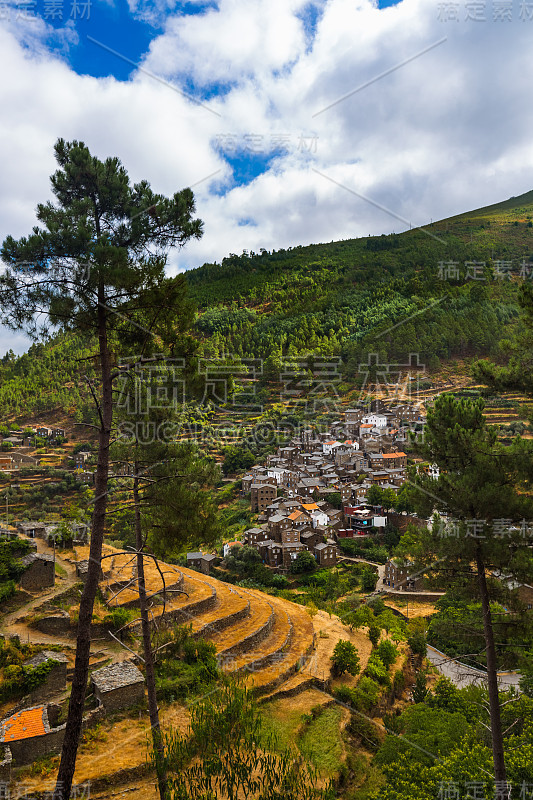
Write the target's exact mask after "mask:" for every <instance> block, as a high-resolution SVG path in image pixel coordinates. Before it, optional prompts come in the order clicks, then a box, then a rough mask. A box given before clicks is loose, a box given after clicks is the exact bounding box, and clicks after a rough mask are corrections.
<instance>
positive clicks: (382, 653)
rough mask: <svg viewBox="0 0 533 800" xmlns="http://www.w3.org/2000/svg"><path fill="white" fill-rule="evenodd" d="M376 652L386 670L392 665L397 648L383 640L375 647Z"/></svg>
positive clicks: (388, 641)
mask: <svg viewBox="0 0 533 800" xmlns="http://www.w3.org/2000/svg"><path fill="white" fill-rule="evenodd" d="M376 652H377V654H378V656H379V657H380V658H381V660H382V661H383V663H384V664H385V667H386V668H387V669H388V668H389V667H390V666H392V665H393V664H394V662H395V661H396V658H397V656H398V648H397V647H395V646H394V645H393V643H392V642H391V641H390V640H389V639H383V641H382V642H380V643H379V645H378V646H377V648H376Z"/></svg>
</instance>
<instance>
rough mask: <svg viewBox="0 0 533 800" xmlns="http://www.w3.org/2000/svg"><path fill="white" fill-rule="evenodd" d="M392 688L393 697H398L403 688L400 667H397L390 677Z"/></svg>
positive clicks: (402, 674)
mask: <svg viewBox="0 0 533 800" xmlns="http://www.w3.org/2000/svg"><path fill="white" fill-rule="evenodd" d="M392 688H393V691H394V696H395V697H400V696H401V695H402V693H403V691H404V689H405V675H404V673H403V671H402V670H401V669H397V670H396V672H395V673H394V678H393V679H392Z"/></svg>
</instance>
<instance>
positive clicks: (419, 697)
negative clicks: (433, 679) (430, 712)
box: [413, 672, 428, 703]
mask: <svg viewBox="0 0 533 800" xmlns="http://www.w3.org/2000/svg"><path fill="white" fill-rule="evenodd" d="M427 696H428V689H427V687H426V673H425V672H417V674H416V679H415V685H414V686H413V701H414V702H415V703H423V702H424V700H425V699H426V698H427Z"/></svg>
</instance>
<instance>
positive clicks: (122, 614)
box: [102, 608, 133, 630]
mask: <svg viewBox="0 0 533 800" xmlns="http://www.w3.org/2000/svg"><path fill="white" fill-rule="evenodd" d="M132 619H133V613H132V612H131V611H130V610H129V609H127V608H113V609H111V611H110V612H109V614H106V615H105V617H104V618H103V620H102V624H103V625H108V626H109V627H110V628H113V630H119V629H120V628H123V627H124V625H127V624H128V622H130V621H131V620H132Z"/></svg>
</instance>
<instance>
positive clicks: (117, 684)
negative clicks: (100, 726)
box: [91, 661, 144, 712]
mask: <svg viewBox="0 0 533 800" xmlns="http://www.w3.org/2000/svg"><path fill="white" fill-rule="evenodd" d="M91 681H92V685H93V691H94V694H95V696H96V699H97V701H98V704H99V705H102V706H103V707H104V708H105V710H106V711H107V712H109V711H119V710H120V709H122V708H128V707H129V706H133V705H135V703H138V702H139V701H140V700H142V699H143V698H144V677H143V675H142V673H141V672H140V671H139V670H138V669H137V667H136V666H135V665H134V664H132V663H131V661H121V662H120V663H118V664H110V665H109V666H107V667H103V668H102V669H98V670H96V672H93V674H92V676H91Z"/></svg>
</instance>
